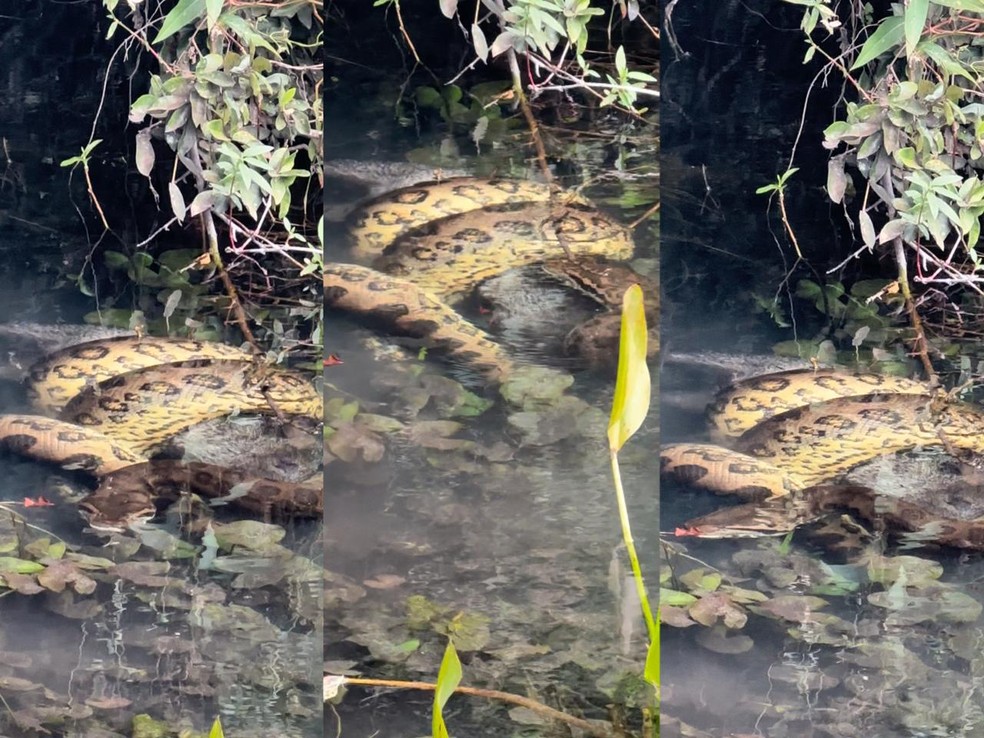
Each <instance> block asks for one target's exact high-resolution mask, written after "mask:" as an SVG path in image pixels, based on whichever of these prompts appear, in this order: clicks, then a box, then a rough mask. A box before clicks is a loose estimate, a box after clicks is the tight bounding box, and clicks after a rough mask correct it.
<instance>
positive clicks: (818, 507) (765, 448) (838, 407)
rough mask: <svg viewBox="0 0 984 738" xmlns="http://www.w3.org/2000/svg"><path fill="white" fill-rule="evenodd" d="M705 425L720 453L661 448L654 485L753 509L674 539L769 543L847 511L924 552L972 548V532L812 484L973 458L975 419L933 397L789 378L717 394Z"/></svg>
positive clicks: (922, 391)
mask: <svg viewBox="0 0 984 738" xmlns="http://www.w3.org/2000/svg"><path fill="white" fill-rule="evenodd" d="M708 415H709V420H710V424H711V427H712V436H714V437H715V438H717V439H722V440H729V441H730V446H731V448H725V447H722V446H718V445H711V444H691V443H683V444H671V445H668V446H665V447H664V448H663V449H662V450H661V453H660V469H661V476H662V477H663V478H669V479H673V480H675V481H677V482H681V483H685V484H689V485H692V486H695V487H699V488H702V489H706V490H709V491H712V492H715V493H717V494H734V495H738V496H740V497H742V498H744V499H746V500H752V501H753V502H751V503H750V504H747V505H741V506H738V507H736V508H729V509H726V510H722V511H719V512H716V513H711V514H710V515H707V516H704V517H702V518H699V519H696V520H692V521H689V522H688V523H687V524H686V525H684V526H683V527H682V528H681V529H678V531H677V532H678V534H679V535H697V536H701V537H749V536H758V535H764V534H769V533H779V532H785V531H788V530H791V529H792V528H794V527H796V526H797V525H799V524H802V523H803V522H808V521H809V520H812V519H816V518H817V517H819V516H821V515H822V514H823V513H824V511H826V510H829V509H832V508H835V507H848V508H850V509H852V510H854V511H855V512H858V513H859V514H861V515H863V516H867V517H871V516H876V515H877V516H879V520H880V522H881V524H883V525H886V526H888V527H891V528H892V529H895V530H901V531H913V530H920V531H922V532H923V533H924V534H925V535H926V537H927V538H928V539H930V540H932V541H933V542H937V543H947V544H950V545H964V546H973V545H976V544H973V542H974V541H977V542H978V543H979V544H981V545H984V522H973V521H961V520H952V519H946V518H943V517H941V516H938V515H933V514H932V513H930V512H928V511H927V510H926V509H924V508H923V507H921V506H919V505H918V504H916V503H913V502H908V501H905V500H899V499H894V498H893V499H892V500H890V501H886V500H883V499H881V498H880V497H878V496H877V495H876V494H875V493H874V492H873V491H872V490H870V489H867V488H861V487H857V486H853V487H845V486H836V485H829V484H821V483H824V482H829V480H831V479H834V478H836V477H838V476H839V475H841V474H843V473H845V472H847V471H848V470H850V469H852V468H853V467H855V466H857V465H859V464H861V463H863V462H866V461H869V460H871V459H874V458H876V457H879V456H884V455H888V454H894V453H897V452H900V451H906V450H909V449H912V448H915V447H917V446H918V447H934V446H935V447H943V448H945V449H947V450H948V451H953V450H966V451H971V452H975V453H980V452H984V432H982V429H984V410H981V409H980V408H978V407H975V406H973V405H969V404H966V403H961V402H956V401H950V400H946V399H945V398H941V397H937V396H935V395H933V394H931V393H930V390H929V388H928V387H927V386H926V385H924V384H922V383H919V382H914V381H911V380H906V379H899V378H894V377H885V376H881V375H876V374H846V373H839V372H836V371H833V370H824V371H812V370H801V371H793V372H779V373H776V374H771V375H764V376H761V377H753V378H750V379H748V380H744V381H742V382H738V383H736V384H734V385H732V386H730V387H729V388H727V389H725V390H723V391H722V392H721V393H719V395H718V396H717V398H716V399H715V401H714V402H712V404H711V405H710V406H709V408H708ZM977 528H980V530H977ZM928 531H931V533H930V532H928Z"/></svg>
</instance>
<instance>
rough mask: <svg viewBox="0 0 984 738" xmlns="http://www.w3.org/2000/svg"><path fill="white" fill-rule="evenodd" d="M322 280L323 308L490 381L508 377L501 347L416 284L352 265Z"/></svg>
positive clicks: (333, 268)
mask: <svg viewBox="0 0 984 738" xmlns="http://www.w3.org/2000/svg"><path fill="white" fill-rule="evenodd" d="M324 275H325V276H324V286H325V305H326V306H328V307H330V308H331V307H333V308H337V309H340V310H345V311H347V312H349V313H352V314H355V315H361V316H363V317H365V318H369V319H376V320H380V321H384V322H385V323H386V324H387V325H389V326H392V327H394V328H396V329H397V330H399V331H400V332H401V333H403V334H404V335H407V336H412V337H413V338H419V339H423V340H425V341H426V342H427V345H428V347H430V348H436V349H438V350H441V351H444V352H445V353H446V354H447V355H448V356H449V357H450V358H453V359H457V360H460V361H463V362H466V363H468V364H470V365H471V366H473V367H474V368H475V369H476V370H477V371H480V372H482V373H483V374H485V376H486V377H488V378H489V379H492V380H496V379H498V378H499V377H500V376H502V375H505V374H508V373H509V372H510V371H511V369H512V361H511V360H510V359H509V357H508V356H506V354H505V352H504V351H503V350H502V347H501V346H499V344H497V343H496V342H495V341H493V340H492V339H491V338H490V337H489V336H488V335H487V334H486V333H485V332H484V331H482V330H480V329H479V328H477V327H476V326H474V325H472V324H471V323H468V322H467V321H465V320H464V319H463V318H462V317H461V316H460V315H458V313H456V312H455V311H454V310H452V309H451V307H449V306H448V305H447V303H445V302H444V301H443V300H440V299H438V298H437V297H435V296H433V295H430V294H428V293H427V292H426V291H424V290H421V289H420V288H419V287H417V286H416V285H415V284H413V283H411V282H409V281H407V280H405V279H399V278H397V277H391V276H388V275H386V274H380V273H379V272H377V271H374V270H372V269H368V268H366V267H361V266H356V265H355V264H326V265H325V270H324Z"/></svg>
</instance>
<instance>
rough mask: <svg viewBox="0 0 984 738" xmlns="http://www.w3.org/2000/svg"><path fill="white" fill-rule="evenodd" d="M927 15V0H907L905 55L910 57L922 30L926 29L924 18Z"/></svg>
mask: <svg viewBox="0 0 984 738" xmlns="http://www.w3.org/2000/svg"><path fill="white" fill-rule="evenodd" d="M928 15H929V0H909V4H908V5H906V6H905V11H904V14H903V18H904V19H905V21H904V25H905V55H906V56H912V55H913V53H914V52H915V50H916V44H918V43H919V37H920V36H921V35H922V32H923V28H925V27H926V17H927V16H928Z"/></svg>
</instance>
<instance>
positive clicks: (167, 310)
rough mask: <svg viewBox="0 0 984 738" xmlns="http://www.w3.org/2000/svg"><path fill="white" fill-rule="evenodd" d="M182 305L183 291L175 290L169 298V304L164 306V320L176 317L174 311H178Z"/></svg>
mask: <svg viewBox="0 0 984 738" xmlns="http://www.w3.org/2000/svg"><path fill="white" fill-rule="evenodd" d="M180 303H181V290H174V292H172V293H171V294H170V295H168V296H167V302H166V303H165V305H164V318H165V320H166V319H167V318H170V317H171V316H172V315H174V311H175V310H177V308H178V305H179V304H180Z"/></svg>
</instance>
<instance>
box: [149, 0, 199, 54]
mask: <svg viewBox="0 0 984 738" xmlns="http://www.w3.org/2000/svg"><path fill="white" fill-rule="evenodd" d="M204 13H205V0H178V4H177V5H175V6H174V8H173V9H172V10H171V12H170V13H168V14H167V15H166V16H165V17H164V22H163V23H162V24H161V30H160V31H158V32H157V36H155V37H154V40H153V43H154V45H157V44H159V43H160V42H161V41H164V40H165V39H167V38H170V37H171V36H173V35H174V34H175V33H177V32H178V31H180V30H181V29H182V28H184V27H185V26H190V25H191V24H192V23H194V22H195V21H197V20H198V19H199V18H201V17H202V15H203V14H204Z"/></svg>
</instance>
